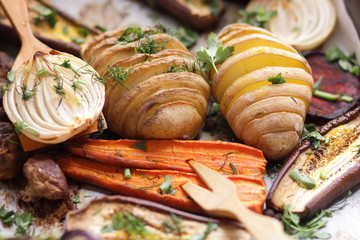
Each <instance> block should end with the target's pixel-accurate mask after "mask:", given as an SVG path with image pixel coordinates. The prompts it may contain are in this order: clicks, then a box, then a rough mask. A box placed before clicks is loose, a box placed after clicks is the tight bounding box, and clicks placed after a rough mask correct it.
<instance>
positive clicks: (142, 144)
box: [130, 140, 147, 152]
mask: <svg viewBox="0 0 360 240" xmlns="http://www.w3.org/2000/svg"><path fill="white" fill-rule="evenodd" d="M130 147H131V148H137V149H140V150H142V151H144V152H146V150H147V149H146V141H145V140H143V141H140V142H137V143H135V144H133V145H131V146H130Z"/></svg>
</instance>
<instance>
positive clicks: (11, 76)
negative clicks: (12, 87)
mask: <svg viewBox="0 0 360 240" xmlns="http://www.w3.org/2000/svg"><path fill="white" fill-rule="evenodd" d="M14 81H15V72H14V71H13V70H12V69H11V70H10V71H8V72H7V74H6V85H9V84H11V83H13V82H14Z"/></svg>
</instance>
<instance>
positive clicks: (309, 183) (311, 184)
mask: <svg viewBox="0 0 360 240" xmlns="http://www.w3.org/2000/svg"><path fill="white" fill-rule="evenodd" d="M289 177H290V178H291V179H293V180H295V181H297V182H299V183H301V185H302V186H304V187H306V188H307V189H313V188H315V187H316V182H315V180H314V179H312V178H310V177H308V176H305V175H304V174H302V173H301V172H300V171H299V170H298V169H295V170H293V171H292V172H291V173H290V174H289Z"/></svg>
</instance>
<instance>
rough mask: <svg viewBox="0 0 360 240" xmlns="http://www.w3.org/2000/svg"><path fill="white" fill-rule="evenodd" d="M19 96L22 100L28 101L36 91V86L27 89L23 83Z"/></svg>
mask: <svg viewBox="0 0 360 240" xmlns="http://www.w3.org/2000/svg"><path fill="white" fill-rule="evenodd" d="M20 88H21V97H22V100H24V101H28V100H30V99H31V98H32V97H33V96H34V95H35V92H36V86H35V87H34V88H33V89H28V87H27V86H26V85H25V84H24V85H22V86H21V87H20Z"/></svg>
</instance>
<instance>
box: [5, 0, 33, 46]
mask: <svg viewBox="0 0 360 240" xmlns="http://www.w3.org/2000/svg"><path fill="white" fill-rule="evenodd" d="M0 3H1V6H2V7H3V9H4V11H5V14H6V16H7V17H8V19H9V20H10V22H11V25H12V26H13V27H14V28H15V30H16V32H17V34H18V36H19V37H20V40H21V41H22V42H24V41H25V40H28V39H29V38H31V37H33V34H32V32H31V28H30V20H29V13H28V9H27V5H26V3H25V1H24V0H15V1H14V0H0Z"/></svg>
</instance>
